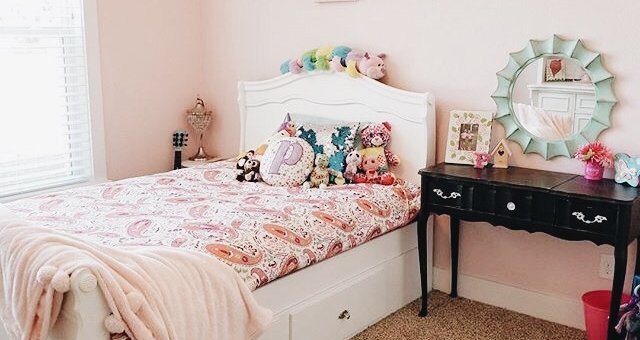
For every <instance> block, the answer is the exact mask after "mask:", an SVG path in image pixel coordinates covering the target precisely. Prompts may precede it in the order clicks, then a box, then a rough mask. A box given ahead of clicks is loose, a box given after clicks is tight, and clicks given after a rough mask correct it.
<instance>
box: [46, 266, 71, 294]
mask: <svg viewBox="0 0 640 340" xmlns="http://www.w3.org/2000/svg"><path fill="white" fill-rule="evenodd" d="M51 287H53V289H55V290H56V292H58V293H66V292H68V291H69V290H70V289H71V279H70V278H69V275H68V274H67V273H65V272H63V271H61V270H60V271H58V272H57V273H56V274H55V275H54V276H53V279H51Z"/></svg>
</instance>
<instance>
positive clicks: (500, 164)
mask: <svg viewBox="0 0 640 340" xmlns="http://www.w3.org/2000/svg"><path fill="white" fill-rule="evenodd" d="M491 156H492V157H493V167H494V168H499V169H506V168H508V167H509V156H511V149H509V145H508V144H507V140H506V139H503V140H501V141H500V142H498V144H497V145H496V147H495V148H493V151H491Z"/></svg>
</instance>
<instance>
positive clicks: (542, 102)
mask: <svg viewBox="0 0 640 340" xmlns="http://www.w3.org/2000/svg"><path fill="white" fill-rule="evenodd" d="M527 87H528V88H529V97H530V100H531V105H533V106H535V107H539V108H541V109H543V110H545V111H553V112H558V113H564V114H568V115H571V116H572V117H573V133H574V134H575V133H578V132H580V131H582V129H583V128H584V127H585V126H586V125H587V124H588V123H589V120H590V119H591V116H592V114H593V111H594V109H595V107H596V92H595V90H594V87H593V85H592V84H590V83H570V84H567V83H543V84H532V85H528V86H527Z"/></svg>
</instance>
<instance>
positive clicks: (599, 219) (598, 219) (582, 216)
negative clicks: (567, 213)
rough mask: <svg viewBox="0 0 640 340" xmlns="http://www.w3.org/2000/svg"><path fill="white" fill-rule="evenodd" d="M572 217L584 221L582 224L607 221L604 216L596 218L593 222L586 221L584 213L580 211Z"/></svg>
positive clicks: (575, 212)
mask: <svg viewBox="0 0 640 340" xmlns="http://www.w3.org/2000/svg"><path fill="white" fill-rule="evenodd" d="M571 215H573V216H575V217H576V218H577V219H578V220H580V221H582V222H584V223H586V224H592V223H602V222H604V221H606V220H607V218H606V217H604V216H601V215H596V217H595V218H594V219H593V220H591V221H589V220H586V219H585V216H584V214H583V213H582V212H580V211H574V212H573V214H571Z"/></svg>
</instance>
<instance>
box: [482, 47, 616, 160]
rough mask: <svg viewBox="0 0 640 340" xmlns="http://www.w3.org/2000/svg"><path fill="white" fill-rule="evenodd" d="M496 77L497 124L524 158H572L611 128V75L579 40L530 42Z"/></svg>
mask: <svg viewBox="0 0 640 340" xmlns="http://www.w3.org/2000/svg"><path fill="white" fill-rule="evenodd" d="M497 76H498V89H497V90H496V91H495V92H494V94H493V95H492V97H493V100H494V101H495V102H496V105H497V112H496V117H495V119H496V120H497V121H499V122H500V123H501V124H502V125H503V126H504V129H505V135H506V138H507V139H509V140H512V141H514V142H516V143H518V144H519V145H520V147H521V148H522V150H523V152H525V153H532V152H533V153H538V154H540V155H541V156H542V157H544V158H545V159H550V158H553V157H555V156H566V157H572V156H573V154H574V153H575V152H576V150H577V149H578V148H579V147H580V146H581V145H583V144H586V143H588V142H592V141H594V140H596V138H597V137H598V135H599V134H600V133H601V132H602V131H604V130H605V129H607V128H609V127H610V126H611V119H610V116H611V111H612V109H613V107H614V105H615V104H616V102H617V100H616V97H615V95H614V93H613V75H612V74H611V73H609V72H607V70H606V69H605V68H604V66H603V65H602V57H601V55H600V54H599V53H596V52H593V51H590V50H588V49H586V48H585V47H584V44H583V43H582V41H581V40H564V39H562V38H560V37H558V36H553V38H550V39H547V40H543V41H538V40H530V41H529V44H528V45H527V47H525V48H524V49H523V50H521V51H519V52H515V53H511V54H510V58H509V62H508V64H507V66H506V67H505V68H504V69H502V70H501V71H500V72H498V73H497Z"/></svg>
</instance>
